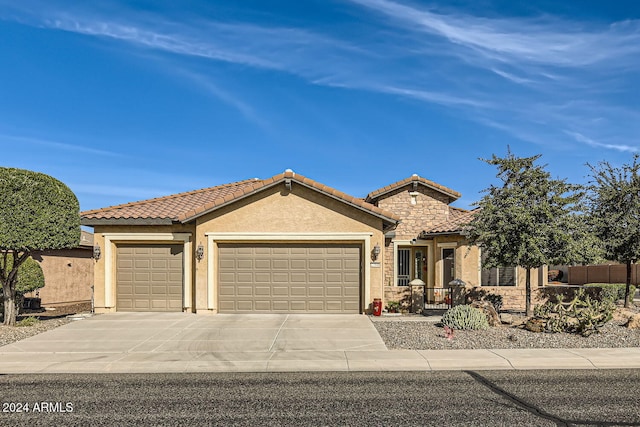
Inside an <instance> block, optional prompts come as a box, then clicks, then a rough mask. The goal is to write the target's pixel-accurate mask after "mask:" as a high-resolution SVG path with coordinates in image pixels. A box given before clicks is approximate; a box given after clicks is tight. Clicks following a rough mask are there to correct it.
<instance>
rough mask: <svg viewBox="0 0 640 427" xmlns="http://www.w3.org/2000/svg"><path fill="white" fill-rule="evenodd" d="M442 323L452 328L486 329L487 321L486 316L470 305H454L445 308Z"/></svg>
mask: <svg viewBox="0 0 640 427" xmlns="http://www.w3.org/2000/svg"><path fill="white" fill-rule="evenodd" d="M442 324H443V325H444V326H448V327H450V328H452V329H458V330H466V329H487V328H488V327H489V321H488V320H487V316H485V314H484V313H483V312H482V311H480V310H478V309H477V308H474V307H471V306H470V305H456V306H455V307H452V308H450V309H449V310H447V312H446V313H444V315H443V316H442Z"/></svg>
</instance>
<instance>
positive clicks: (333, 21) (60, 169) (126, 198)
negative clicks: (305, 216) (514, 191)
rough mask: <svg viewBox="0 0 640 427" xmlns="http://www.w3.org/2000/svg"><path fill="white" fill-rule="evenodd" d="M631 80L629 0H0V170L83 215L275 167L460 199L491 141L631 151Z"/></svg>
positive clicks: (634, 61)
mask: <svg viewBox="0 0 640 427" xmlns="http://www.w3.org/2000/svg"><path fill="white" fill-rule="evenodd" d="M639 82H640V1H636V0H615V1H606V0H581V1H569V0H565V1H557V0H446V1H444V0H440V1H422V0H290V1H289V0H270V1H264V0H242V1H236V0H226V1H218V0H208V1H189V0H184V1H180V2H175V1H163V0H147V1H135V2H134V1H104V0H93V1H90V2H78V1H75V0H74V1H63V0H46V1H39V0H20V1H15V0H0V153H2V154H1V157H0V166H5V167H16V168H22V169H29V170H34V171H38V172H43V173H46V174H48V175H51V176H53V177H55V178H57V179H59V180H61V181H62V182H64V183H65V184H67V185H68V186H69V187H70V188H71V190H73V191H74V193H75V194H76V195H77V197H78V199H79V201H80V207H81V210H89V209H96V208H101V207H106V206H111V205H116V204H120V203H126V202H130V201H136V200H142V199H147V198H152V197H159V196H164V195H169V194H175V193H178V192H183V191H191V190H195V189H199V188H204V187H210V186H215V185H220V184H225V183H229V182H234V181H239V180H244V179H249V178H254V177H257V178H264V179H266V178H269V177H271V176H273V175H276V174H279V173H281V172H283V171H284V170H285V169H293V171H294V172H296V173H298V174H301V175H304V176H306V177H309V178H311V179H314V180H316V181H319V182H321V183H323V184H325V185H328V186H331V187H334V188H336V189H338V190H341V191H344V192H345V193H348V194H351V195H353V196H356V197H364V196H366V194H367V193H369V192H371V191H374V190H376V189H378V188H380V187H383V186H386V185H389V184H391V183H393V182H396V181H399V180H401V179H404V178H407V177H409V176H411V175H412V174H414V173H415V174H418V175H420V176H422V177H425V178H427V179H430V180H432V181H435V182H437V183H439V184H442V185H444V186H447V187H449V188H451V189H453V190H456V191H458V192H460V193H461V194H462V197H461V198H460V199H459V200H458V201H456V202H455V203H454V206H458V207H461V208H470V207H472V205H473V203H474V202H475V201H477V200H479V199H480V197H482V194H483V193H482V190H483V189H485V188H487V187H489V186H490V185H491V184H496V183H497V180H496V177H495V174H496V170H495V167H494V166H490V165H488V164H486V163H485V162H483V161H482V160H480V159H487V158H490V157H491V156H492V155H493V154H495V155H498V156H501V157H502V156H504V155H506V153H507V150H508V149H510V150H511V152H512V153H513V154H514V155H516V156H531V155H536V154H541V155H542V157H541V159H540V160H539V164H542V165H546V168H547V170H548V171H549V172H550V173H551V174H552V176H553V177H554V178H566V179H567V180H568V181H569V182H573V183H586V182H587V181H588V180H589V176H588V175H589V169H588V167H587V166H586V165H587V164H593V165H595V164H597V163H598V162H600V161H608V162H610V163H611V164H612V165H614V166H620V165H622V164H624V163H629V162H631V160H632V157H633V155H634V154H635V153H640V84H639Z"/></svg>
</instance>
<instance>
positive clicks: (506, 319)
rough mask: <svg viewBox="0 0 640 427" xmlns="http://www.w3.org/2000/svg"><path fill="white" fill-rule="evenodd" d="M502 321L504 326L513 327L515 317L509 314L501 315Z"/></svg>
mask: <svg viewBox="0 0 640 427" xmlns="http://www.w3.org/2000/svg"><path fill="white" fill-rule="evenodd" d="M500 321H501V322H502V323H504V324H507V325H511V324H512V323H513V315H511V314H509V313H500Z"/></svg>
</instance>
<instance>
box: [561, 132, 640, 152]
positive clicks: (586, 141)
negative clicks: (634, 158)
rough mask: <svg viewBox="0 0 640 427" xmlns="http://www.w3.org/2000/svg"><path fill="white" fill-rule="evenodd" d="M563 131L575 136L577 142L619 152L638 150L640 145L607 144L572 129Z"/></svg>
mask: <svg viewBox="0 0 640 427" xmlns="http://www.w3.org/2000/svg"><path fill="white" fill-rule="evenodd" d="M564 133H566V134H567V135H569V136H571V137H573V138H575V140H576V141H578V142H582V143H584V144H587V145H589V146H591V147H596V148H607V149H610V150H616V151H621V152H631V153H636V152H638V151H640V147H634V146H631V145H624V144H608V143H603V142H598V141H594V140H593V139H591V138H588V137H586V136H584V135H582V134H580V133H578V132H572V131H567V130H565V131H564Z"/></svg>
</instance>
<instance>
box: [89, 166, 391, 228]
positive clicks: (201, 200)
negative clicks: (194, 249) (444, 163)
mask: <svg viewBox="0 0 640 427" xmlns="http://www.w3.org/2000/svg"><path fill="white" fill-rule="evenodd" d="M285 180H291V182H297V183H298V184H302V185H304V186H306V187H309V188H312V189H315V190H316V191H319V192H321V193H324V194H326V195H328V196H330V197H333V198H336V199H338V200H340V201H342V202H345V203H347V204H350V205H352V206H354V207H357V208H359V209H362V210H365V211H368V212H370V213H372V214H374V215H376V216H379V217H381V218H382V219H384V220H385V221H387V222H391V223H396V222H398V221H399V220H400V217H398V216H397V215H395V214H393V213H392V212H389V211H385V210H384V209H380V208H379V207H377V206H374V205H372V204H370V203H367V202H365V201H364V200H362V199H359V198H356V197H353V196H350V195H348V194H346V193H343V192H341V191H338V190H336V189H334V188H331V187H328V186H326V185H323V184H321V183H319V182H317V181H314V180H312V179H309V178H306V177H304V176H302V175H299V174H296V173H294V172H292V171H290V170H287V171H285V172H284V173H281V174H278V175H275V176H273V177H271V178H269V179H265V180H259V179H257V178H256V179H253V180H246V181H239V182H234V183H231V184H225V185H220V186H217V187H210V188H205V189H202V190H196V191H191V192H188V193H180V194H174V195H171V196H166V197H159V198H156V199H150V200H143V201H140V202H133V203H127V204H124V205H118V206H113V207H108V208H104V209H96V210H92V211H86V212H82V213H81V215H82V218H83V224H85V225H91V223H92V220H93V221H96V220H119V219H129V220H136V219H141V220H144V219H148V220H151V219H163V220H171V221H173V222H189V221H191V220H193V219H195V218H198V217H200V216H202V215H204V214H206V213H209V212H211V211H213V210H216V209H218V208H220V207H222V206H225V205H227V204H229V203H232V202H235V201H237V200H239V199H242V198H244V197H247V196H249V195H251V194H255V193H257V192H259V191H261V190H263V189H266V188H269V187H272V186H274V185H278V184H280V183H282V182H284V181H285Z"/></svg>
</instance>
